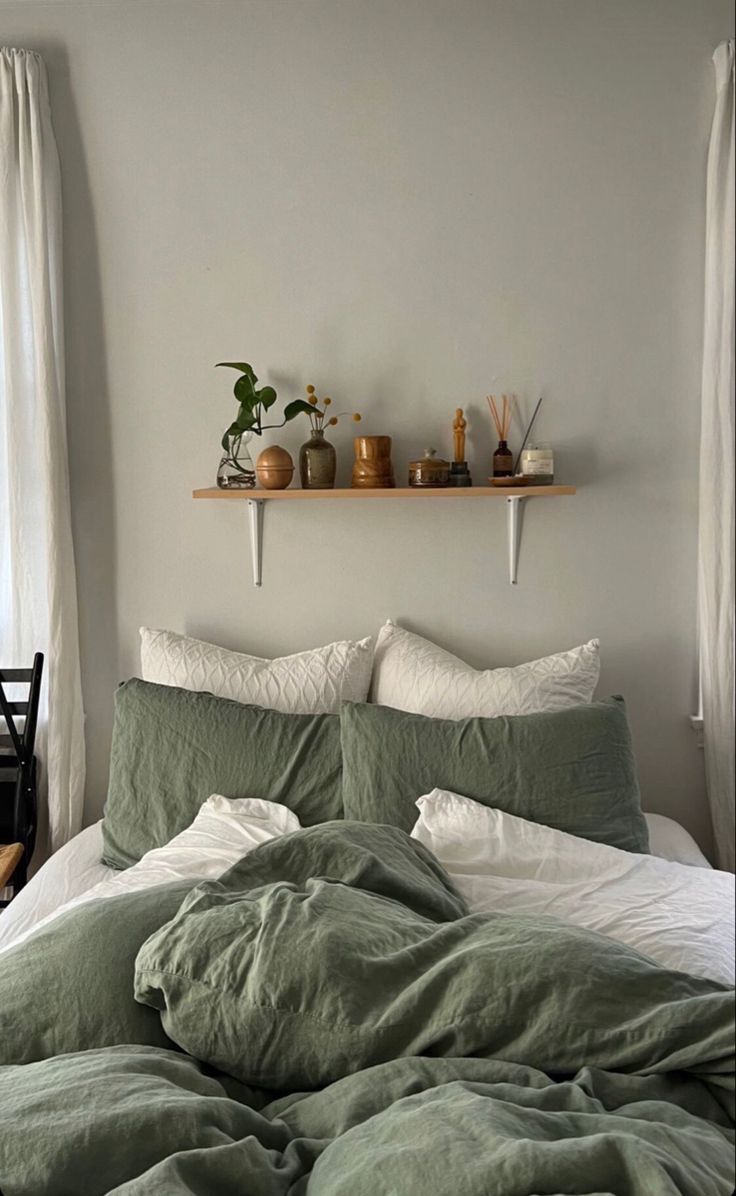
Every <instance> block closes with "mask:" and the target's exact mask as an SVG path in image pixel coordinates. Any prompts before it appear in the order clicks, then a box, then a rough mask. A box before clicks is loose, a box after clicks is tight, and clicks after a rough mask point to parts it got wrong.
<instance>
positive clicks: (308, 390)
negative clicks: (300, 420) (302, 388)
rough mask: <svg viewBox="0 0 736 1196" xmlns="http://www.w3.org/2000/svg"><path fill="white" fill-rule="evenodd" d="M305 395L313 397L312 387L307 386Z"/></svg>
mask: <svg viewBox="0 0 736 1196" xmlns="http://www.w3.org/2000/svg"><path fill="white" fill-rule="evenodd" d="M307 394H308V395H313V394H314V387H313V386H308V387H307Z"/></svg>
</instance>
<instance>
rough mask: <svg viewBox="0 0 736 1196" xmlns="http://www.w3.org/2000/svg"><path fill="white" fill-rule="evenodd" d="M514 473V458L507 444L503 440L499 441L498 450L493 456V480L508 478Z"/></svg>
mask: <svg viewBox="0 0 736 1196" xmlns="http://www.w3.org/2000/svg"><path fill="white" fill-rule="evenodd" d="M513 472H514V458H513V454H512V453H511V450H510V448H509V446H508V443H507V442H506V441H505V440H499V442H498V448H497V449H496V451H495V453H494V454H493V476H494V478H510V477H512V476H513Z"/></svg>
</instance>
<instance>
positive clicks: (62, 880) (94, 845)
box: [0, 814, 710, 948]
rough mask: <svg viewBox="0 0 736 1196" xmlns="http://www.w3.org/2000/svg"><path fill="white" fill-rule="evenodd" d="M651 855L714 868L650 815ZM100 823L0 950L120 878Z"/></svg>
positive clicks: (666, 821)
mask: <svg viewBox="0 0 736 1196" xmlns="http://www.w3.org/2000/svg"><path fill="white" fill-rule="evenodd" d="M645 817H646V820H647V824H648V826H649V835H650V849H651V853H652V855H656V856H659V857H661V858H662V859H666V860H674V861H676V862H678V863H681V864H691V865H693V866H698V867H701V868H710V864H709V863H708V861H707V860H706V858H705V856H704V855H703V853H702V851H701V850H700V848H699V847H698V845H697V843H696V842H695V840H694V839H693V838H692V836H691V835H690V834H689V833H688V831H686V830H685V828H684V827H683V826H680V824H679V823H678V822H674V821H673V819H671V818H666V817H665V816H664V815H661V814H647V815H646V816H645ZM101 857H102V822H101V821H100V822H96V823H94V825H93V826H88V827H86V828H85V830H83V831H81V832H80V833H79V834H78V835H75V837H74V838H73V839H71V840H70V842H69V843H67V844H65V846H64V847H62V848H61V849H60V850H59V851H57V852H56V853H55V855H53V856H51V858H50V859H49V860H47V861H46V863H45V864H44V865H43V866H42V867H41V868H39V870H38V872H37V873H36V875H35V876H34V877H33V878H32V880H30V881H29V882H28V884H27V885H26V887H25V888H24V889H22V890H21V892H20V893H19V894H18V896H17V897H16V898H15V900H14V901H13V902H12V904H11V905H10V906H8V908H7V909H6V910H4V911H3V912H0V948H2V947H5V946H8V945H9V944H10V943H11V942H14V941H15V940H16V939H18V938H20V937H21V936H22V935H25V933H26V932H27V931H28V930H30V929H31V927H33V926H35V925H36V923H37V922H40V921H42V919H44V918H46V917H47V916H48V915H49V914H50V913H52V912H53V911H54V910H56V909H59V908H60V907H61V906H62V905H66V904H67V902H69V901H71V900H72V899H73V898H76V897H79V896H81V895H82V894H83V893H86V892H87V890H88V889H92V888H93V887H94V886H95V885H98V884H99V883H100V881H103V880H105V879H106V878H109V877H113V876H115V875H116V872H115V869H114V868H108V867H107V865H105V864H103V863H102V862H101Z"/></svg>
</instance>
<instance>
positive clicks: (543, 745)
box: [340, 697, 649, 852]
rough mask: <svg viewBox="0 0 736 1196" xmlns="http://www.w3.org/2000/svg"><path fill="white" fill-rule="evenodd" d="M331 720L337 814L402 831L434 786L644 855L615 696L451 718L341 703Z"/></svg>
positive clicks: (626, 735) (621, 708) (627, 738)
mask: <svg viewBox="0 0 736 1196" xmlns="http://www.w3.org/2000/svg"><path fill="white" fill-rule="evenodd" d="M340 722H341V731H342V752H343V802H344V807H345V817H346V818H354V819H357V820H359V821H363V822H386V823H389V824H391V825H393V826H398V827H401V828H402V830H406V831H410V830H411V828H412V827H413V825H414V823H415V822H416V819H417V809H416V806H415V805H414V802H415V801H416V799H417V798H418V797H421V796H422V795H423V794H425V793H429V792H431V790H432V789H435V788H439V789H448V790H450V791H451V792H452V793H459V794H461V795H462V796H463V797H471V798H473V799H474V800H475V801H478V802H482V803H483V805H486V806H493V807H494V808H496V809H498V810H503V811H504V812H505V813H507V814H516V815H517V816H518V817H520V818H527V819H529V820H530V821H532V822H539V823H542V824H543V825H545V826H551V827H554V828H555V829H556V830H561V831H567V832H568V833H569V834H571V835H579V836H580V837H581V838H583V839H590V840H592V841H593V842H594V843H608V844H609V845H610V846H612V847H620V848H623V849H624V850H625V851H638V852H646V851H648V849H649V835H648V832H647V824H646V821H645V819H644V815H643V814H642V812H641V805H640V800H639V785H638V782H637V777H636V766H635V763H634V754H633V750H632V745H631V733H630V731H629V725H628V722H627V719H626V708H625V705H624V701H623V699H622V698H618V697H616V698H608V699H607V700H606V701H602V702H592V703H590V704H588V705H584V706H571V707H570V708H569V709H567V710H558V711H554V712H553V713H550V714H525V715H517V716H508V717H503V718H468V719H463V720H461V721H460V722H453V721H450V720H448V719H433V718H425V717H424V715H421V714H407V713H405V712H404V711H401V710H394V709H393V708H392V707H390V706H372V705H360V704H357V703H353V702H345V703H343V707H342V711H341V714H340Z"/></svg>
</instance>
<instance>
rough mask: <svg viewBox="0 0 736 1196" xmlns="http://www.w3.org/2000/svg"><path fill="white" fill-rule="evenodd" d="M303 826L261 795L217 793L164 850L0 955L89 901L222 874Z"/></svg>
mask: <svg viewBox="0 0 736 1196" xmlns="http://www.w3.org/2000/svg"><path fill="white" fill-rule="evenodd" d="M299 826H300V823H299V819H298V818H297V816H296V814H294V813H293V812H292V811H291V810H287V808H286V806H282V805H279V804H278V802H272V801H264V800H263V799H262V798H256V797H237V798H230V797H222V796H221V795H220V794H219V793H215V794H213V795H212V797H208V798H207V801H206V802H205V803H204V805H202V806H200V808H199V812H198V814H197V817H196V818H195V819H194V822H192V823H191V825H190V826H188V827H187V829H186V830H185V831H181V833H180V834H178V835H175V836H174V838H173V839H171V840H170V841H169V842H168V843H166V844H164V846H163V847H155V848H154V849H153V850H152V851H147V852H146V854H145V855H144V856H142V857H141V859H140V860H139V861H138V863H137V864H133V866H132V867H131V868H126V869H125V871H124V872H113V871H112V870H111V869H106V871H107V872H108V873H109V875H108V876H106V877H105V879H104V880H101V881H100V882H99V883H98V884H96V885H95V886H94V887H93V888H91V889H87V890H86V892H84V893H81V894H80V895H79V896H78V897H73V898H72V900H71V901H67V902H65V903H64V904H63V905H60V906H59V907H58V908H57V909H55V910H53V911H52V912H51V913H50V914H48V915H47V917H45V918H42V919H41V920H40V921H38V922H36V923H35V924H34V925H33V926H31V927H30V928H29V929H27V930H26V931H25V932H23V933H20V934H18V935H14V936H13V938H12V940H11V941H10V942H4V943H3V945H2V948H0V951H2V950H4V949H5V947H6V946H8V947H11V946H15V945H16V943H20V942H22V941H23V940H24V939H26V938H28V937H29V935H31V934H33V933H35V931H36V930H40V928H41V927H42V926H46V925H47V924H48V923H49V922H52V921H53V920H54V918H58V917H60V915H61V914H65V913H66V912H67V910H70V909H74V908H76V906H78V905H85V904H86V903H87V902H88V901H101V900H102V899H104V898H107V897H117V896H118V895H119V894H121V893H137V892H140V891H141V889H152V888H155V887H156V886H157V885H165V884H172V883H173V882H175V881H178V880H191V881H192V883H193V884H196V883H197V882H198V881H200V880H211V879H213V878H217V877H218V876H222V874H223V872H226V871H227V869H228V868H231V867H232V865H233V864H237V862H238V860H240V859H242V858H243V856H245V855H247V854H248V852H250V851H253V850H254V849H255V848H256V847H259V846H260V844H261V843H267V842H268V840H269V839H277V838H279V837H280V836H281V835H288V834H290V833H291V831H298V830H299Z"/></svg>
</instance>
